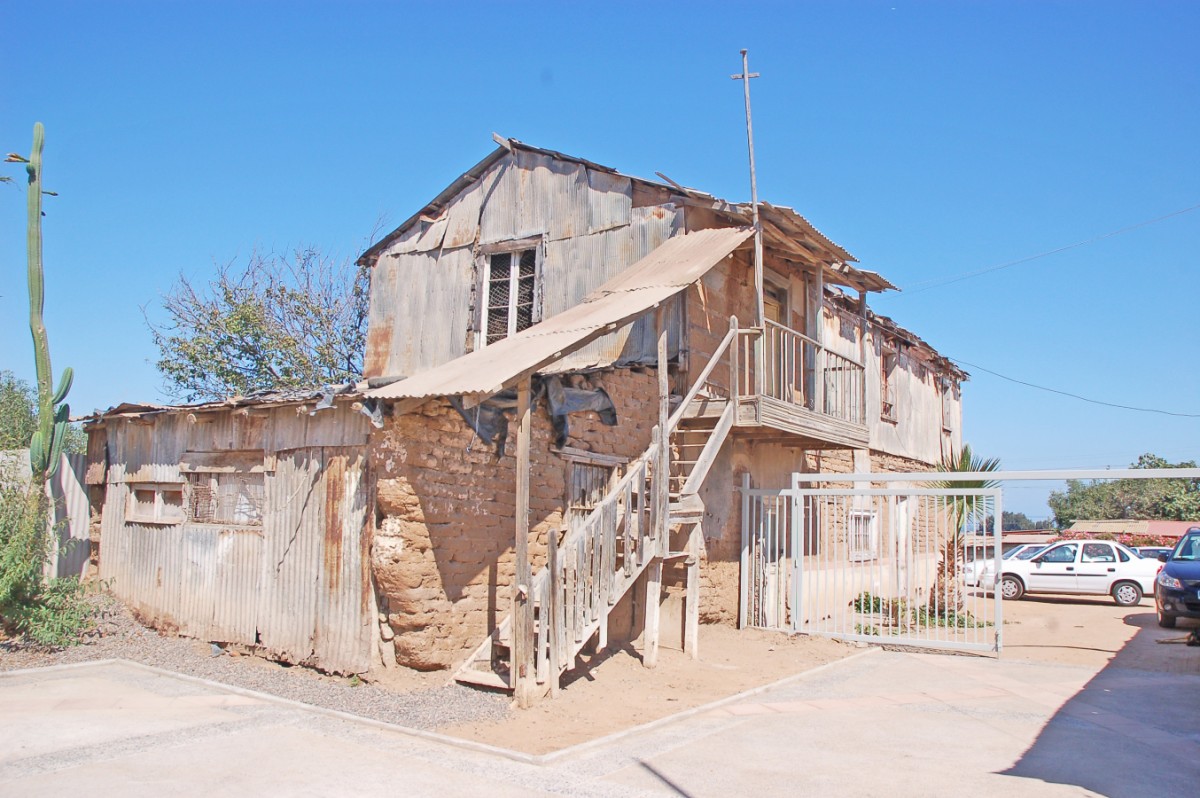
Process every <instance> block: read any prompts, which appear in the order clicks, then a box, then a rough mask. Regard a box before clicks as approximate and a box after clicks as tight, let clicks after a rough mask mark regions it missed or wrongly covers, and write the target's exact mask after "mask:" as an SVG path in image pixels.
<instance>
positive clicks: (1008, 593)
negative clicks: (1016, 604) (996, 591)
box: [1000, 574, 1025, 601]
mask: <svg viewBox="0 0 1200 798" xmlns="http://www.w3.org/2000/svg"><path fill="white" fill-rule="evenodd" d="M1024 595H1025V585H1024V584H1022V583H1021V580H1020V579H1018V578H1016V577H1015V576H1008V575H1007V574H1006V575H1005V576H1004V578H1002V579H1001V580H1000V596H1001V597H1002V598H1005V599H1007V600H1009V601H1016V600H1017V599H1019V598H1020V597H1021V596H1024Z"/></svg>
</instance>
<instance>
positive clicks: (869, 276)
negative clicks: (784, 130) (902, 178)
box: [358, 135, 898, 291]
mask: <svg viewBox="0 0 1200 798" xmlns="http://www.w3.org/2000/svg"><path fill="white" fill-rule="evenodd" d="M493 138H495V140H496V142H497V144H499V146H498V147H497V148H496V149H495V150H493V151H492V152H491V153H489V154H488V155H487V156H486V157H485V158H483V160H481V161H480V162H479V163H477V164H475V165H474V166H473V167H471V168H470V169H468V170H467V171H466V172H464V173H463V174H462V175H461V176H459V177H458V178H457V179H456V180H455V181H454V182H453V183H451V184H450V185H449V186H447V187H446V188H445V189H443V190H442V192H441V193H440V194H438V196H436V197H435V198H434V199H432V200H431V201H430V202H429V203H428V204H427V205H426V206H425V207H424V208H422V209H421V210H419V211H417V212H416V213H415V214H413V215H412V216H410V217H409V218H408V219H407V220H405V221H404V222H403V223H402V224H401V225H400V226H399V227H397V228H396V229H395V230H393V231H392V232H390V233H388V234H387V235H386V236H384V237H383V238H381V239H380V240H379V241H378V242H376V243H375V244H374V245H372V246H371V247H370V248H369V249H368V250H367V251H366V252H364V253H363V254H362V255H361V256H359V258H358V263H360V264H368V265H373V264H374V263H375V261H376V259H377V258H378V257H379V256H380V255H381V254H382V253H383V252H384V251H385V250H386V249H387V248H388V247H389V246H391V244H392V243H393V242H395V241H396V240H398V239H399V238H400V237H401V236H402V235H403V234H404V233H405V231H407V230H408V228H409V227H410V226H411V225H413V224H415V223H417V222H418V221H419V220H421V219H425V220H426V221H434V220H440V221H444V219H443V218H442V215H443V213H444V212H445V211H446V208H447V206H448V205H450V204H451V202H452V200H453V199H454V198H455V197H457V196H458V195H459V193H460V192H462V191H463V190H464V189H465V188H467V186H469V185H471V184H472V183H474V182H475V181H476V180H479V179H480V178H481V177H482V176H483V175H484V174H485V173H486V172H487V171H488V170H489V169H491V168H492V166H494V165H495V164H496V163H498V162H499V161H500V160H501V159H503V158H504V157H505V156H507V155H508V154H509V153H511V152H512V151H513V150H523V151H525V152H530V153H535V154H538V155H543V156H546V157H549V158H552V159H555V160H559V161H564V162H568V163H576V164H581V165H583V166H585V167H587V169H588V170H590V171H593V172H599V173H603V174H608V175H613V176H615V177H619V178H622V179H628V180H632V181H635V182H637V183H641V184H643V185H648V186H656V187H658V188H663V189H667V190H669V191H671V192H672V193H674V194H676V195H681V196H682V197H686V198H687V200H688V202H689V204H695V205H700V206H702V207H707V208H710V209H711V210H713V211H715V212H717V213H718V214H719V215H721V216H723V217H724V218H725V219H726V220H728V222H729V223H731V224H735V225H737V226H742V225H744V224H749V223H750V221H751V219H752V218H753V208H752V207H751V205H750V203H748V202H741V203H738V202H730V201H728V200H723V199H720V198H719V197H715V196H713V195H712V194H708V193H706V192H704V191H700V190H698V189H694V188H689V187H686V186H683V185H680V184H678V183H664V182H660V181H657V180H648V179H646V178H643V177H635V176H633V175H625V174H623V173H621V172H619V171H617V170H616V169H613V168H612V167H609V166H603V165H601V164H598V163H594V162H592V161H588V160H586V159H583V158H579V157H576V156H574V155H567V154H565V153H562V152H558V151H556V150H548V149H543V148H541V147H535V146H533V145H531V144H526V143H524V142H521V141H518V140H516V139H506V138H502V137H500V136H497V135H493ZM759 210H760V215H761V217H762V221H763V227H764V240H765V245H766V247H767V249H768V250H772V249H773V250H776V251H778V252H779V253H780V254H781V255H783V256H784V257H787V256H788V255H789V254H791V255H792V256H793V257H799V258H803V259H804V260H811V261H814V262H817V263H821V264H823V265H824V266H825V269H826V281H827V282H831V283H835V284H839V285H851V286H854V287H855V288H860V289H862V290H864V291H886V290H898V289H896V286H895V285H893V284H892V283H891V282H889V281H888V280H887V279H886V278H884V277H882V276H880V275H879V274H878V273H877V272H872V271H867V270H864V269H859V268H857V267H855V266H851V265H850V264H851V263H856V262H857V259H856V258H855V257H854V256H853V255H851V254H850V253H849V252H847V251H846V250H845V249H844V248H843V247H841V246H839V245H838V244H836V243H835V242H833V241H832V240H830V239H829V238H828V237H827V236H826V235H825V234H823V233H822V232H821V231H820V230H818V229H817V228H816V227H815V226H814V225H813V224H812V222H810V221H809V220H808V219H806V218H804V217H803V216H802V215H800V214H799V213H797V212H796V211H795V210H794V209H792V208H789V207H786V206H783V205H772V204H771V203H769V202H765V201H764V202H761V203H760V205H759ZM443 228H444V225H442V226H441V227H439V226H438V225H436V224H435V226H434V228H431V230H433V231H434V232H433V233H432V234H431V235H435V236H436V235H437V234H441V233H442V232H443Z"/></svg>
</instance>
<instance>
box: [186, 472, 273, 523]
mask: <svg viewBox="0 0 1200 798" xmlns="http://www.w3.org/2000/svg"><path fill="white" fill-rule="evenodd" d="M187 480H188V501H187V509H188V513H187V517H188V521H189V522H191V523H193V524H227V525H229V526H262V522H263V521H262V519H263V504H264V502H265V500H266V486H265V483H264V480H263V475H262V474H261V473H257V474H253V473H252V474H236V473H224V474H223V473H205V472H200V473H193V474H188V475H187Z"/></svg>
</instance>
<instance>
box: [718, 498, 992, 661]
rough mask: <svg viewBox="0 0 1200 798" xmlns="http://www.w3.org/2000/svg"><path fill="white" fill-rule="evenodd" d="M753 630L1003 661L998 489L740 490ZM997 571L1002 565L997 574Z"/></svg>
mask: <svg viewBox="0 0 1200 798" xmlns="http://www.w3.org/2000/svg"><path fill="white" fill-rule="evenodd" d="M742 510H743V554H742V607H741V612H742V619H743V623H744V624H745V625H749V626H758V627H764V628H768V629H780V630H787V631H792V632H801V633H805V634H816V635H825V636H829V637H837V638H840V639H844V640H862V641H867V642H872V643H892V644H899V645H909V646H922V647H932V648H946V649H957V650H970V651H990V652H999V650H1000V644H1001V635H1000V630H1001V620H1002V619H1001V605H1000V598H999V596H998V595H993V593H992V592H991V591H985V590H984V588H983V587H981V586H979V585H978V584H977V582H978V579H977V575H978V571H979V570H980V569H979V562H978V558H981V557H986V558H987V559H988V560H992V561H996V560H998V558H999V557H1000V554H1001V546H1000V539H999V533H998V532H997V531H996V529H997V528H998V524H996V523H995V521H996V520H997V519H999V518H1001V499H1000V491H999V490H998V489H973V488H953V489H938V488H889V489H881V488H866V487H863V488H845V489H833V488H803V489H802V488H800V487H798V486H797V487H793V488H791V489H786V490H751V489H750V488H749V486H746V487H745V488H744V489H743V496H742ZM997 565H998V563H997Z"/></svg>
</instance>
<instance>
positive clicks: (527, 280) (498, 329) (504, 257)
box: [478, 239, 542, 348]
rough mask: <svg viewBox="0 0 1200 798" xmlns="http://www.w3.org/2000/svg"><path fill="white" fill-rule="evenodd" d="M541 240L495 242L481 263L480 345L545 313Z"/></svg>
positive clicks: (516, 330) (523, 325)
mask: <svg viewBox="0 0 1200 798" xmlns="http://www.w3.org/2000/svg"><path fill="white" fill-rule="evenodd" d="M541 272H542V270H541V241H540V239H525V240H522V241H514V242H506V243H504V244H493V245H489V246H488V247H485V248H484V249H483V252H482V262H481V263H480V278H481V279H480V286H479V287H480V291H479V296H480V301H479V306H480V307H479V328H478V329H479V337H478V346H479V347H480V348H482V347H485V346H488V345H489V344H494V343H495V342H496V341H500V340H503V339H504V338H507V337H509V336H510V335H515V334H516V333H519V332H520V331H521V330H524V329H527V328H528V327H531V326H533V325H534V324H536V323H537V322H539V321H541V317H542V285H541Z"/></svg>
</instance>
